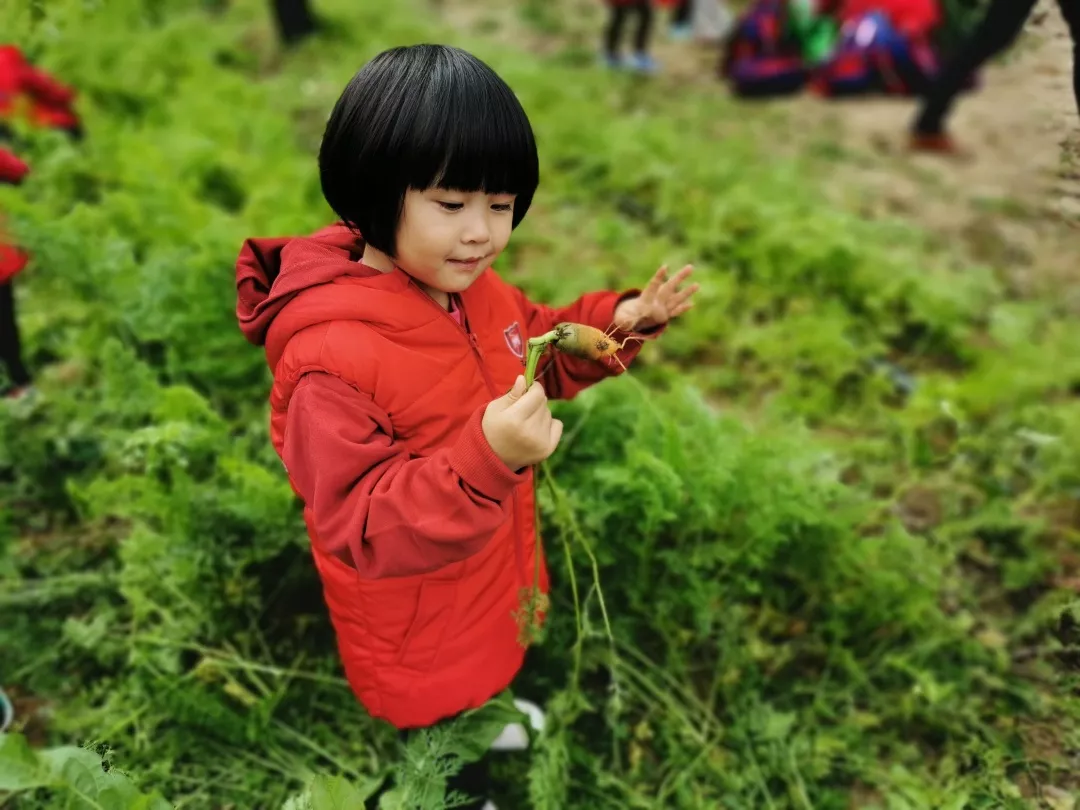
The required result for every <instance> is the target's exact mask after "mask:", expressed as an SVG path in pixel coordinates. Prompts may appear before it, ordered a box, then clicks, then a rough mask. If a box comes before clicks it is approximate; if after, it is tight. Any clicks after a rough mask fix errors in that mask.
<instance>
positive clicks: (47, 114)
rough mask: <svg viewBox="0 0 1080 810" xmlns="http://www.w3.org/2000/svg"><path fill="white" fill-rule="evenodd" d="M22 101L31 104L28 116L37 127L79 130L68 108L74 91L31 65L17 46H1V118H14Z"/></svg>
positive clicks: (73, 96)
mask: <svg viewBox="0 0 1080 810" xmlns="http://www.w3.org/2000/svg"><path fill="white" fill-rule="evenodd" d="M23 98H26V99H27V100H28V101H29V102H30V109H29V117H30V120H31V122H32V123H33V124H35V125H36V126H41V127H50V128H55V129H68V130H70V129H76V128H77V127H78V125H79V117H78V116H77V115H76V114H75V111H74V110H73V109H72V107H71V105H72V102H73V101H74V100H75V91H74V90H72V89H71V88H70V87H67V86H66V85H63V84H61V83H60V82H58V81H57V80H56V79H54V78H53V77H52V76H50V75H49V74H48V73H46V72H45V71H43V70H40V69H38V68H35V67H34V66H33V65H31V64H30V63H29V62H28V61H27V60H26V57H25V56H23V52H22V51H21V50H19V49H18V48H17V47H16V46H14V45H0V118H7V117H9V116H11V115H13V114H14V113H15V111H16V106H17V104H18V103H19V101H20V100H21V99H23Z"/></svg>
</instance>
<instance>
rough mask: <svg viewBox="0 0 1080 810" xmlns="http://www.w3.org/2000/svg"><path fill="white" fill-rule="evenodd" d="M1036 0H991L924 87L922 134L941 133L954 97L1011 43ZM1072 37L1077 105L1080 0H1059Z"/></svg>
mask: <svg viewBox="0 0 1080 810" xmlns="http://www.w3.org/2000/svg"><path fill="white" fill-rule="evenodd" d="M1035 3H1036V0H990V5H989V7H988V8H987V10H986V15H985V16H984V17H983V18H982V20H981V21H980V22H979V24H978V25H977V26H976V27H975V30H974V31H973V32H972V33H971V34H970V35H969V36H968V38H967V39H966V40H965V41H964V42H962V43H961V44H960V47H959V48H958V49H957V51H956V53H955V54H953V56H952V58H951V59H949V60H948V62H947V63H946V64H945V66H944V68H943V70H942V71H941V74H940V75H939V76H938V77H937V79H936V80H935V81H934V82H933V83H932V84H931V85H930V87H929V88H928V89H927V91H926V94H925V96H924V97H923V103H922V109H921V110H920V111H919V116H918V118H917V119H916V121H915V131H916V132H917V133H919V134H921V135H940V134H941V133H942V132H944V129H945V119H946V118H947V117H948V115H949V111H950V109H951V108H952V105H953V103H954V102H955V101H956V97H957V96H959V95H960V92H961V90H962V89H963V88H964V85H965V84H966V83H967V81H968V79H969V78H970V77H971V76H972V74H974V73H975V71H977V70H978V69H979V68H980V67H982V66H983V65H984V64H986V63H987V62H988V61H990V60H991V59H993V58H994V57H995V56H997V55H998V54H999V53H1001V52H1002V51H1004V50H1006V49H1007V48H1008V47H1009V46H1010V45H1012V44H1013V43H1014V42H1015V41H1016V38H1017V36H1019V34H1020V31H1021V30H1022V29H1023V27H1024V23H1025V22H1026V21H1027V18H1028V16H1029V15H1030V14H1031V10H1032V9H1033V8H1034V7H1035ZM1058 7H1059V8H1060V9H1061V13H1062V15H1063V16H1064V17H1065V22H1066V23H1067V24H1068V26H1069V32H1070V33H1071V34H1072V41H1073V94H1074V95H1075V96H1076V106H1077V108H1078V109H1080V0H1058Z"/></svg>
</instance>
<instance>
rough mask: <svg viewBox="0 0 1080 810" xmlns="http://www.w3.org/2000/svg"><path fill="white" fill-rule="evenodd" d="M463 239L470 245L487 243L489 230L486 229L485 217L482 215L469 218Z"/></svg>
mask: <svg viewBox="0 0 1080 810" xmlns="http://www.w3.org/2000/svg"><path fill="white" fill-rule="evenodd" d="M463 237H464V239H465V241H466V242H469V243H470V244H483V243H484V242H487V241H488V240H489V239H490V238H491V228H489V227H488V221H487V217H486V216H484V215H483V214H481V215H478V216H474V217H470V218H469V222H468V224H467V225H466V226H465V233H464V234H463Z"/></svg>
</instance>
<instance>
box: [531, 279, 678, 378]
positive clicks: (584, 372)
mask: <svg viewBox="0 0 1080 810" xmlns="http://www.w3.org/2000/svg"><path fill="white" fill-rule="evenodd" d="M512 289H513V290H514V294H515V295H516V296H517V299H518V305H519V306H520V307H521V311H522V312H523V313H524V314H525V326H526V329H525V332H526V334H527V335H528V336H529V337H538V336H539V335H542V334H544V333H545V332H550V331H551V329H552V328H554V326H555V324H557V323H561V322H563V321H572V322H574V323H583V324H586V325H588V326H594V327H596V328H597V329H599V330H600V331H602V332H608V330H609V329H611V327H612V325H613V321H614V319H615V307H617V306H618V305H619V302H621V301H623V300H625V299H627V298H634V297H635V296H637V295H640V292H641V291H640V290H627V291H625V292H622V293H618V292H592V293H586V294H585V295H583V296H581V297H580V298H579V299H578V300H577V301H575V302H574V303H572V304H570V305H569V306H566V307H549V306H546V305H545V304H538V303H535V302H533V301H530V300H529V298H528V297H527V296H526V295H525V293H524V292H522V291H521V290H520V289H518V288H516V287H514V288H512ZM665 328H666V325H665V326H660V327H654V328H652V329H646V330H643V331H642V332H640V333H638V334H642V335H648V336H649V337H650V338H651V337H654V336H656V335H659V334H660V333H661V332H663V331H664V329H665ZM610 334H611V338H612V340H614V341H615V342H616V343H622V342H623V341H626V343H625V345H624V346H623V348H622V349H621V350H619V352H618V353H617V354H616V355H615V356H616V357H617V358H618V359H619V362H615V361H614V360H608V361H606V362H604V363H597V362H594V361H592V360H583V359H581V358H578V357H572V356H570V355H568V354H563V353H562V352H557V351H555V350H554V349H549V350H548V351H547V353H545V355H544V357H543V359H541V361H540V364H539V366H538V367H537V371H536V379H538V380H540V382H541V383H542V384H543V386H544V392H545V393H546V394H547V396H548V398H549V399H573V398H574V397H575V396H577V395H578V394H579V393H581V391H583V390H584V389H586V388H588V387H589V386H590V385H593V384H594V383H598V382H600V380H603V379H605V378H607V377H613V376H617V375H619V374H621V373H622V371H623V368H624V367H626V368H629V366H630V363H631V362H632V361H633V359H634V358H635V357H637V354H638V352H639V351H641V341H640V340H626V339H627V338H628V337H630V334H629V333H627V332H623V331H622V330H620V329H616V330H614V331H613V332H611V333H610ZM619 363H621V364H622V365H620V364H619Z"/></svg>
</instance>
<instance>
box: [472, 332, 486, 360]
mask: <svg viewBox="0 0 1080 810" xmlns="http://www.w3.org/2000/svg"><path fill="white" fill-rule="evenodd" d="M469 343H471V344H472V347H473V349H475V350H476V353H477V354H478V355H480V356H481V357H483V356H484V351H483V349H481V348H480V341H479V340H477V339H476V335H474V334H473V333H472V332H469Z"/></svg>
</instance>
